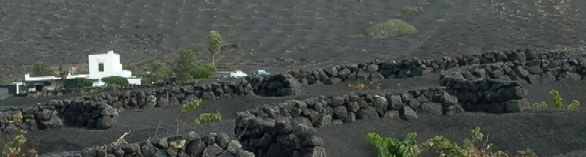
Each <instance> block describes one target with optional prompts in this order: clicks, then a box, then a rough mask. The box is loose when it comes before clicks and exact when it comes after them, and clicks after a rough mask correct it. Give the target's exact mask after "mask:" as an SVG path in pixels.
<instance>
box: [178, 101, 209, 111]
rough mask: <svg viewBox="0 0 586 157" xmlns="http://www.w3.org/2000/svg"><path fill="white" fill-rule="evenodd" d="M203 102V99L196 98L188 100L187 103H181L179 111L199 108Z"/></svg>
mask: <svg viewBox="0 0 586 157" xmlns="http://www.w3.org/2000/svg"><path fill="white" fill-rule="evenodd" d="M202 103H203V100H201V99H197V100H193V101H190V102H188V103H185V104H183V105H181V109H180V110H181V112H191V111H194V110H195V109H197V108H199V107H200V106H201V105H202Z"/></svg>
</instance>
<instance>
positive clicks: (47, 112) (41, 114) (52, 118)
mask: <svg viewBox="0 0 586 157" xmlns="http://www.w3.org/2000/svg"><path fill="white" fill-rule="evenodd" d="M0 110H1V112H0V132H9V133H10V132H16V131H18V130H19V129H21V128H22V129H27V130H36V129H52V128H61V127H62V126H63V121H62V120H61V118H59V116H58V115H57V114H58V113H57V112H56V111H55V108H54V107H52V106H31V107H2V108H0Z"/></svg>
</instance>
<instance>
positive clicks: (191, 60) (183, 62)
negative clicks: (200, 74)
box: [173, 50, 197, 81]
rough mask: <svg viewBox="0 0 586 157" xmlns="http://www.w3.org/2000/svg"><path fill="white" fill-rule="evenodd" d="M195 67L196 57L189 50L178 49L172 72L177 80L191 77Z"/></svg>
mask: <svg viewBox="0 0 586 157" xmlns="http://www.w3.org/2000/svg"><path fill="white" fill-rule="evenodd" d="M195 67H197V58H196V57H195V55H193V52H191V51H189V50H182V51H179V55H178V56H177V60H176V61H175V67H173V72H174V73H175V76H176V77H177V79H178V80H182V81H185V80H190V79H193V76H192V72H193V70H194V69H195Z"/></svg>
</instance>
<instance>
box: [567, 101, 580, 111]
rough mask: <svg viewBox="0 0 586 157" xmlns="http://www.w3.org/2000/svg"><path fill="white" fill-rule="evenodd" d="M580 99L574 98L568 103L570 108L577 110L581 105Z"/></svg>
mask: <svg viewBox="0 0 586 157" xmlns="http://www.w3.org/2000/svg"><path fill="white" fill-rule="evenodd" d="M580 105H581V104H580V101H578V100H572V102H570V104H568V110H575V109H577V108H578V107H580Z"/></svg>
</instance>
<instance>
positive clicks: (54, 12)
mask: <svg viewBox="0 0 586 157" xmlns="http://www.w3.org/2000/svg"><path fill="white" fill-rule="evenodd" d="M584 3H585V2H584V1H577V0H566V1H561V2H560V1H554V0H544V1H538V2H535V1H532V0H513V1H511V0H441V1H440V0H387V1H382V0H376V1H362V0H296V1H277V2H267V1H262V0H194V1H188V0H164V1H162V0H108V1H94V0H75V1H71V0H46V1H36V0H21V1H6V2H3V3H2V4H0V17H1V18H0V36H1V39H0V48H1V49H2V52H0V63H2V64H1V65H2V68H1V69H0V73H2V74H3V75H2V76H0V80H3V81H4V82H8V81H13V80H14V79H15V78H18V77H20V76H22V74H23V73H25V72H26V71H27V69H28V68H29V66H28V65H30V64H32V63H36V62H43V63H49V64H51V65H53V66H55V67H57V66H58V64H66V66H81V67H83V64H85V62H86V55H87V54H91V53H101V52H105V51H106V50H108V49H114V50H116V51H117V52H119V53H121V54H122V56H123V57H122V58H123V60H124V61H123V62H124V63H125V64H128V65H129V66H130V67H131V69H133V70H135V69H140V67H141V66H142V65H143V62H141V61H144V60H148V59H157V58H165V56H167V55H169V54H170V53H172V52H175V51H176V50H178V49H186V48H193V47H197V46H198V45H199V46H202V44H204V43H205V41H202V39H204V36H205V35H206V33H207V32H208V31H210V30H218V31H220V32H221V33H222V35H223V36H224V38H225V39H224V40H226V41H227V42H228V43H232V44H235V46H233V47H234V48H232V49H230V50H229V51H228V52H226V53H224V54H223V55H224V56H223V57H220V58H223V59H221V61H220V62H222V63H223V64H224V66H225V67H227V68H230V67H238V68H245V67H259V66H260V67H263V66H264V67H267V65H269V64H270V65H271V67H275V66H281V67H285V66H289V64H296V65H310V66H311V65H315V64H329V63H333V62H335V63H340V62H351V61H356V60H361V61H363V60H369V59H372V58H380V57H402V56H403V57H404V56H419V57H427V56H442V55H457V54H469V53H479V52H485V51H490V50H508V49H514V48H526V47H531V48H535V49H542V48H546V49H552V48H564V47H580V46H584V45H586V44H585V42H584V40H585V39H586V36H585V35H584V31H582V30H586V28H585V27H584V13H582V12H581V10H584V9H586V8H584V7H585V6H586V4H584ZM412 6H421V7H422V8H423V10H424V11H423V12H421V13H420V15H412V14H405V13H403V12H402V11H401V10H402V8H404V7H412ZM391 18H400V19H404V20H406V21H407V22H410V23H412V24H413V25H415V26H416V28H417V30H418V33H417V34H415V35H411V36H404V37H398V38H393V39H386V40H374V39H371V38H368V37H367V36H365V35H364V34H365V33H366V29H367V28H368V27H369V26H370V25H372V24H374V23H377V22H381V21H384V20H387V19H391ZM204 45H205V44H204ZM204 50H205V49H204ZM251 52H252V53H251ZM200 53H201V56H200V58H203V59H206V58H207V55H206V54H207V53H206V52H200Z"/></svg>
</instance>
